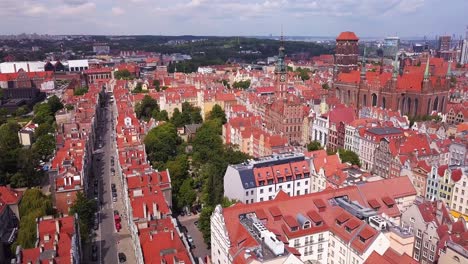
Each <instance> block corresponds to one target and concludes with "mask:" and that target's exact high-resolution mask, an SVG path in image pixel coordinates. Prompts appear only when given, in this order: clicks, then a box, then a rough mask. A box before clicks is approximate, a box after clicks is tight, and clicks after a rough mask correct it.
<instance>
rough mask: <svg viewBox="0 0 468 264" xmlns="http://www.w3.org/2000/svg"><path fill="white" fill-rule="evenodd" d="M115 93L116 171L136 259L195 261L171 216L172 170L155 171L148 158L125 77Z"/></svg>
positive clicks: (147, 261)
mask: <svg viewBox="0 0 468 264" xmlns="http://www.w3.org/2000/svg"><path fill="white" fill-rule="evenodd" d="M113 94H114V97H115V104H116V109H117V122H116V126H115V137H116V142H117V149H116V152H117V153H116V157H117V158H116V166H117V167H118V168H119V170H118V171H117V175H118V176H119V179H120V180H121V182H122V186H123V192H124V194H123V199H124V205H125V207H126V213H127V217H126V220H127V221H128V226H129V229H130V233H131V236H132V242H133V249H134V252H135V256H136V260H137V263H168V264H169V263H171V264H182V263H194V259H193V257H192V255H191V252H190V250H189V244H188V241H187V239H186V238H185V236H184V235H183V233H182V232H181V230H180V229H179V228H178V225H177V221H176V219H174V218H173V217H172V212H171V206H172V188H171V179H170V174H169V171H167V170H166V171H156V170H154V169H153V168H152V167H151V165H150V164H149V163H148V162H147V157H146V152H145V146H144V143H143V141H142V140H141V138H142V136H144V134H145V128H144V126H143V125H142V124H140V122H139V120H138V119H137V118H136V116H135V113H134V110H133V109H134V108H133V105H134V103H135V102H133V101H132V100H133V99H134V98H133V97H132V95H131V93H130V91H129V90H128V89H127V88H125V81H117V82H116V83H115V84H114V85H113ZM155 252H158V253H157V254H155Z"/></svg>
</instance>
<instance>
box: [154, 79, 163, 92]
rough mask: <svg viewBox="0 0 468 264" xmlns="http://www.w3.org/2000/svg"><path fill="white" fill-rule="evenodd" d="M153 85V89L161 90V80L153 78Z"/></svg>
mask: <svg viewBox="0 0 468 264" xmlns="http://www.w3.org/2000/svg"><path fill="white" fill-rule="evenodd" d="M153 86H154V89H156V91H157V92H159V91H160V90H161V82H160V81H159V80H153Z"/></svg>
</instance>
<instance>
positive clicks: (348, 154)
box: [338, 149, 361, 167]
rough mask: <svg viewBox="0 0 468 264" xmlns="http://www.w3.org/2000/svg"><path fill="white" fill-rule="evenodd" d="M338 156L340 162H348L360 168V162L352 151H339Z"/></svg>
mask: <svg viewBox="0 0 468 264" xmlns="http://www.w3.org/2000/svg"><path fill="white" fill-rule="evenodd" d="M338 154H339V155H340V159H341V161H342V162H349V163H351V164H353V165H357V166H359V167H361V161H360V160H359V156H358V154H356V152H353V151H352V150H346V149H339V150H338Z"/></svg>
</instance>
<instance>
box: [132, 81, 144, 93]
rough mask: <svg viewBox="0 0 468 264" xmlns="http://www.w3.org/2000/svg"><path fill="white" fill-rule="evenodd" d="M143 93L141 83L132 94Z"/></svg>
mask: <svg viewBox="0 0 468 264" xmlns="http://www.w3.org/2000/svg"><path fill="white" fill-rule="evenodd" d="M142 92H143V83H141V82H139V83H137V85H136V86H135V89H133V91H132V93H142Z"/></svg>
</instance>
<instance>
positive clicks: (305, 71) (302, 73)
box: [296, 67, 310, 81]
mask: <svg viewBox="0 0 468 264" xmlns="http://www.w3.org/2000/svg"><path fill="white" fill-rule="evenodd" d="M296 73H297V74H298V75H299V77H301V79H302V80H303V81H306V80H309V79H310V75H309V73H310V70H309V69H303V68H301V67H299V68H297V69H296Z"/></svg>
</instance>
